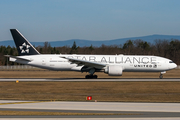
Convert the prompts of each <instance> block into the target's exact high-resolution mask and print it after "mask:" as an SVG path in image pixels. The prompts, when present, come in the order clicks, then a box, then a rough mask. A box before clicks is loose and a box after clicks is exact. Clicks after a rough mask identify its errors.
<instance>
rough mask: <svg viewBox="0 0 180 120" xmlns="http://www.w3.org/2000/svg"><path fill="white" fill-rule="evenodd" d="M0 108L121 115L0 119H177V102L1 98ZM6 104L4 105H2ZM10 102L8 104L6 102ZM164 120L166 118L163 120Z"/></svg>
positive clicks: (1, 117)
mask: <svg viewBox="0 0 180 120" xmlns="http://www.w3.org/2000/svg"><path fill="white" fill-rule="evenodd" d="M0 103H2V104H0V111H41V112H65V113H114V114H120V115H68V116H65V115H63V116H58V115H57V116H0V119H5V118H6V119H15V118H17V119H18V118H19V119H21V118H41V119H43V118H46V119H48V118H49V119H51V118H54V119H55V118H56V119H59V118H63V119H73V120H76V119H85V118H96V119H97V120H101V119H105V120H116V119H117V118H118V119H120V118H121V119H122V118H123V119H125V120H126V119H127V120H134V119H137V118H138V119H139V118H141V119H144V120H148V119H149V118H151V120H152V119H155V118H157V119H160V120H161V119H165V118H166V119H167V120H170V119H180V103H130V102H98V101H97V102H94V101H91V102H67V101H53V102H40V101H11V100H0ZM5 103H6V104H5ZM8 103H9V104H8ZM166 119H165V120H166Z"/></svg>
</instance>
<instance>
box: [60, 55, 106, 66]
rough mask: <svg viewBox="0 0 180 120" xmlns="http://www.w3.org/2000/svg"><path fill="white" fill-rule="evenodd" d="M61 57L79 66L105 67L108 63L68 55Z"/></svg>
mask: <svg viewBox="0 0 180 120" xmlns="http://www.w3.org/2000/svg"><path fill="white" fill-rule="evenodd" d="M61 58H64V59H67V60H69V61H70V62H71V64H77V65H78V66H81V65H84V66H87V67H93V68H103V67H105V66H106V64H102V63H97V62H91V61H85V60H80V59H74V58H68V57H61Z"/></svg>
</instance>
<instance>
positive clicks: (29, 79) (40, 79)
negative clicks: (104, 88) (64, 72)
mask: <svg viewBox="0 0 180 120" xmlns="http://www.w3.org/2000/svg"><path fill="white" fill-rule="evenodd" d="M17 80H18V81H32V82H35V81H38V82H42V81H63V82H65V81H67V82H71V81H72V82H73V81H80V82H83V81H98V82H103V81H112V82H114V81H115V82H117V81H122V82H125V81H131V82H132V81H141V82H143V81H160V82H161V81H162V82H163V81H180V78H164V79H159V78H148V79H147V78H138V79H137V78H118V79H117V78H114V79H108V78H100V79H83V78H48V79H42V78H37V79H34V78H14V79H12V78H0V82H7V81H11V82H15V81H17Z"/></svg>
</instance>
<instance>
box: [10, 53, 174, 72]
mask: <svg viewBox="0 0 180 120" xmlns="http://www.w3.org/2000/svg"><path fill="white" fill-rule="evenodd" d="M63 57H67V58H73V59H78V60H83V61H90V62H94V63H101V64H106V65H107V66H108V65H120V66H122V69H123V72H163V71H167V70H171V69H173V68H175V67H177V65H176V64H175V63H173V62H172V61H171V60H169V59H167V58H163V57H158V56H143V55H75V54H67V55H66V54H59V55H51V54H49V55H48V54H44V55H42V54H40V55H27V56H18V58H22V59H16V58H11V57H10V61H12V62H17V63H21V64H27V65H31V66H35V67H39V68H44V69H50V70H57V71H82V67H83V66H84V65H77V64H75V63H71V62H70V61H69V60H68V59H65V58H63ZM23 59H27V60H29V61H26V60H23ZM97 68H98V67H97ZM98 69H99V71H103V70H104V69H106V67H99V68H98Z"/></svg>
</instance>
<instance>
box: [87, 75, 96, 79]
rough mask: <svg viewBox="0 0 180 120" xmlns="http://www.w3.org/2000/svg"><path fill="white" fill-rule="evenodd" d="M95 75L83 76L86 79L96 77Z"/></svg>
mask: <svg viewBox="0 0 180 120" xmlns="http://www.w3.org/2000/svg"><path fill="white" fill-rule="evenodd" d="M97 77H98V76H97V75H86V76H85V78H86V79H97Z"/></svg>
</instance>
